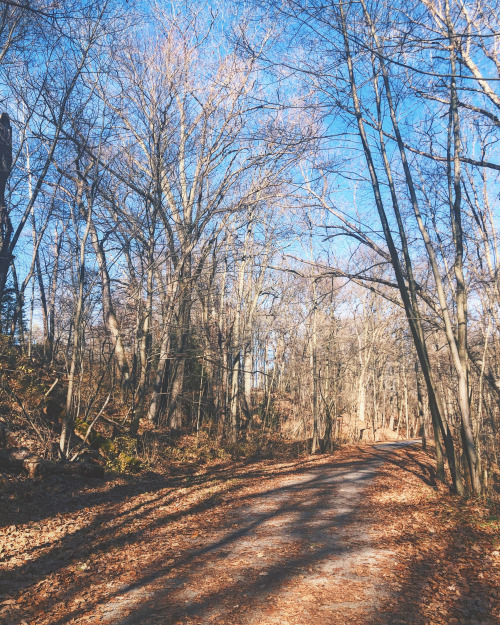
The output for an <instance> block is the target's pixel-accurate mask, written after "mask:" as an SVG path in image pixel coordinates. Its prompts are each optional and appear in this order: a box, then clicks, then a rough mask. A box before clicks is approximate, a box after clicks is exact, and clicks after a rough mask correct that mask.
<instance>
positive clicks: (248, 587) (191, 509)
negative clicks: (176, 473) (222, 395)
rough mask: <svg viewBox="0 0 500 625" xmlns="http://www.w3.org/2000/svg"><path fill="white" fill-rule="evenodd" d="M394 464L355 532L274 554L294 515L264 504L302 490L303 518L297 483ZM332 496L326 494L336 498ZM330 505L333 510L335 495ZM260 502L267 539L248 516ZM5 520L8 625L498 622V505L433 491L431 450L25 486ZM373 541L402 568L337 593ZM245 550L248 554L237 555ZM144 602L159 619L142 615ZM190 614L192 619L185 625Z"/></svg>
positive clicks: (1, 505)
mask: <svg viewBox="0 0 500 625" xmlns="http://www.w3.org/2000/svg"><path fill="white" fill-rule="evenodd" d="M381 455H383V456H384V457H386V458H387V459H388V461H387V462H385V463H384V464H383V465H381V466H379V468H378V477H377V478H376V480H375V481H373V482H371V483H370V484H369V485H368V487H365V490H364V498H362V499H361V500H360V501H359V502H358V503H357V505H356V510H355V512H354V513H353V514H352V519H350V520H349V522H348V523H347V524H346V523H345V522H344V526H343V527H342V526H341V523H337V520H336V519H333V518H332V519H331V520H330V519H329V520H328V525H326V524H323V525H322V526H321V532H320V533H318V532H316V534H314V533H313V534H311V543H310V545H309V546H308V551H310V555H309V554H307V553H305V551H304V545H303V541H304V537H307V535H308V533H307V531H306V530H305V529H304V530H302V533H301V535H300V537H299V538H300V539H301V541H302V543H301V544H299V542H298V539H297V540H295V539H294V540H292V538H294V537H293V536H292V537H291V538H290V537H288V538H290V540H288V538H287V541H285V542H284V543H283V545H280V547H279V549H274V548H273V544H272V543H269V542H265V541H269V536H270V534H269V532H270V528H271V529H272V528H273V527H275V528H276V532H280V531H281V529H282V527H283V523H284V522H285V521H284V519H285V516H281V517H280V516H273V514H274V513H273V514H271V513H268V512H266V510H267V508H266V506H267V503H266V501H267V500H265V499H258V498H259V497H262V496H263V493H264V494H265V493H269V492H275V495H273V496H274V498H275V499H274V500H271V501H270V502H269V503H270V504H272V505H274V506H275V505H276V501H280V498H281V497H282V496H283V493H285V492H286V484H287V483H293V484H295V486H294V488H295V490H294V493H293V496H292V497H291V499H290V500H289V501H288V503H287V505H289V506H290V510H292V512H293V513H297V511H300V509H302V508H303V507H304V499H300V497H301V493H300V489H297V486H296V484H297V479H299V481H300V480H301V479H303V476H306V477H307V476H308V475H311V474H312V472H316V473H318V472H321V471H323V470H324V471H327V470H328V471H330V472H332V471H333V472H335V471H337V472H340V473H342V471H344V470H347V469H351V468H352V467H353V466H362V463H363V461H364V460H365V459H366V460H369V459H370V458H373V457H374V456H381ZM320 486H321V496H322V497H323V498H324V497H329V496H330V495H329V491H328V489H327V488H326V486H325V485H321V484H320ZM335 488H336V487H335ZM311 492H312V491H311ZM308 497H309V495H308ZM331 497H332V501H334V502H335V492H334V488H333V487H332V493H331ZM257 500H258V501H259V502H260V503H259V505H261V511H262V515H264V516H265V517H266V523H267V528H268V529H267V530H266V531H267V534H266V533H265V532H264V530H263V528H262V527H261V526H259V525H258V524H256V523H253V521H252V522H250V521H248V519H246V518H245V510H246V509H247V508H248V507H249V506H251V505H254V503H253V502H255V501H257ZM318 502H320V500H319V499H318ZM306 503H307V502H306ZM311 505H312V506H314V502H312V503H311ZM294 506H295V508H294ZM271 507H272V506H269V509H271ZM286 514H289V510H287V509H284V510H283V515H286ZM0 515H1V516H0V520H1V527H0V564H1V566H2V570H3V572H2V573H0V592H1V593H2V594H1V597H0V622H2V623H5V624H6V625H10V624H12V625H23V624H24V623H29V624H30V625H49V624H50V625H63V624H64V625H66V624H68V625H69V624H86V625H91V624H97V623H104V622H108V623H113V625H114V624H115V623H129V622H130V623H132V622H137V623H139V622H140V623H144V622H147V623H158V624H159V623H167V622H168V623H174V622H175V623H186V624H187V623H195V622H196V623H199V622H202V620H200V619H202V617H203V618H204V617H205V616H206V615H207V614H209V613H211V612H210V611H211V610H212V609H213V608H214V606H215V605H216V604H217V605H218V606H219V607H218V612H213V614H214V615H215V616H216V622H217V623H218V625H224V624H226V623H227V624H229V623H232V624H235V625H240V624H242V623H247V622H255V623H259V625H261V623H263V622H264V621H266V622H269V623H271V622H273V623H274V622H278V621H279V620H281V622H285V621H286V622H289V623H290V625H298V624H299V623H300V624H303V625H309V624H312V623H322V622H326V621H328V622H329V623H333V622H336V623H359V624H360V625H361V624H366V625H367V624H368V623H373V624H375V623H380V624H382V623H384V624H385V623H415V624H418V623H422V624H428V625H430V624H435V625H438V624H444V623H447V624H448V623H459V624H465V623H467V624H472V623H486V624H488V625H490V624H493V623H497V622H499V623H500V611H499V606H500V591H499V588H500V557H499V553H498V552H499V550H500V544H499V541H500V538H499V527H500V524H499V522H498V520H495V517H494V516H492V515H491V512H490V511H489V509H488V508H487V507H485V506H482V505H478V504H476V503H473V502H464V501H463V500H461V499H458V498H456V497H453V496H450V495H449V494H448V493H447V492H446V491H445V489H444V488H443V487H439V488H438V487H436V485H435V482H434V473H433V463H432V461H431V460H430V459H429V457H428V456H427V455H426V454H424V453H423V452H422V451H420V450H418V449H400V450H397V451H393V452H382V451H380V450H377V449H376V448H375V447H370V446H362V447H356V448H346V449H343V450H341V451H338V452H336V453H335V454H334V455H333V456H326V455H325V456H321V457H314V458H307V459H299V460H297V459H296V460H290V461H283V462H279V463H277V462H273V461H260V462H256V463H252V464H244V463H233V464H231V465H229V466H224V467H218V468H217V467H215V468H213V469H210V470H208V471H205V472H204V473H201V472H200V473H199V474H195V475H191V476H180V477H169V478H164V477H162V476H158V475H154V474H150V475H143V476H140V477H134V478H125V477H121V478H117V479H113V480H112V481H109V482H107V483H98V482H90V481H89V482H87V483H85V484H82V482H80V481H78V480H76V479H75V478H66V477H65V478H60V477H59V478H55V477H53V478H47V479H45V480H44V481H40V482H33V481H28V480H25V479H23V480H21V481H20V482H19V483H18V485H17V487H16V486H15V485H14V487H13V488H12V487H11V490H10V491H7V492H6V493H4V494H3V495H2V496H1V502H0ZM266 515H267V516H266ZM245 523H246V525H245ZM252 523H253V525H254V527H252V532H253V534H252V536H250V535H249V534H248V533H246V532H247V530H248V526H249V525H252ZM273 524H274V525H273ZM360 528H364V529H365V530H366V531H369V532H370V534H369V535H370V537H371V542H372V543H373V545H375V546H379V547H380V548H381V549H383V550H384V551H385V552H387V553H390V554H393V555H391V556H390V557H388V558H387V557H384V558H382V559H380V558H379V559H378V560H374V561H373V562H371V563H370V562H369V561H368V562H367V563H364V562H363V561H361V560H359V561H358V560H355V559H353V560H352V562H351V565H352V568H351V570H350V573H349V580H350V581H349V583H348V584H347V585H346V584H345V583H344V581H343V583H342V584H341V589H340V590H341V591H340V590H339V588H337V591H336V594H335V596H333V595H332V587H333V586H332V584H333V583H334V582H335V575H338V576H340V575H341V574H342V569H343V567H344V565H345V558H349V557H350V556H349V553H350V552H349V549H351V551H352V553H354V550H355V545H356V541H357V539H358V532H359V531H360ZM243 530H244V531H243ZM363 531H364V530H363ZM349 532H351V534H349ZM271 535H272V534H271ZM337 535H342V541H341V542H342V544H343V545H344V543H345V545H344V547H345V548H344V551H345V553H344V556H343V558H344V560H342V561H340V560H339V568H338V572H337V573H336V569H335V557H336V555H335V554H334V553H330V552H328V550H327V549H326V547H325V545H326V544H327V542H328V540H329V537H330V536H333V537H334V536H337ZM259 537H260V538H259ZM323 537H324V539H323ZM236 539H237V540H238V541H239V543H238V544H239V547H238V548H236V543H235V542H231V541H233V540H234V541H235V540H236ZM245 540H246V541H247V542H246V543H245ZM259 540H260V542H259ZM262 541H264V543H263V542H262ZM347 543H349V545H350V546H349V547H348V546H346V545H347ZM262 544H265V545H267V546H266V547H265V548H262V547H258V548H256V545H262ZM214 545H217V551H216V550H215V547H214ZM320 557H321V558H323V560H322V562H323V564H324V560H325V558H326V559H328V560H329V562H330V575H331V579H330V578H325V579H323V578H321V580H320V579H319V577H318V574H317V572H314V571H315V570H316V569H317V566H318V563H319V562H320V560H319V558H320ZM314 575H316V577H314ZM367 576H368V577H367ZM323 577H324V576H323ZM308 578H309V579H308ZM370 578H372V579H373V580H374V583H375V581H376V583H377V584H378V585H379V586H380V584H383V585H384V586H385V588H386V592H384V593H383V596H382V595H380V596H379V598H378V602H379V605H377V609H376V611H375V613H374V612H373V611H370V610H368V609H367V604H366V602H367V599H366V597H365V594H366V592H365V591H366V588H367V586H368V585H369V584H367V582H366V580H367V579H370ZM315 580H318V581H317V583H316V582H315ZM337 581H338V580H337ZM311 582H312V583H311ZM320 582H321V583H320ZM337 585H338V584H337ZM377 587H378V586H377ZM160 588H161V593H162V596H163V597H167V596H168V597H170V599H169V602H170V603H169V605H171V604H172V601H173V600H175V601H177V602H178V605H179V608H178V609H177V612H176V613H175V614H174V613H172V614H170V616H169V617H168V619H167V620H166V616H167V612H165V610H167V608H168V606H166V605H165V604H164V603H162V601H164V599H162V597H160V596H159V594H158V590H159V589H160ZM169 593H170V594H169ZM301 593H302V594H301ZM153 594H154V595H155V596H154V599H153V598H152V596H153ZM181 599H182V601H181ZM369 600H370V601H374V600H375V598H374V597H369ZM146 603H147V604H148V612H147V619H146V618H145V617H144V618H142V617H141V616H140V614H141V613H140V610H139V607H140V606H141V604H146ZM184 604H185V605H186V606H187V605H189V606H190V610H191V611H189V610H187V608H186V611H184V612H183V611H182V609H181V607H182V605H184ZM305 605H308V606H314V605H316V606H317V607H318V610H317V614H316V615H314V613H311V612H310V611H309V612H307V613H306V612H305V611H304V606H305ZM138 606H139V607H138ZM193 606H194V607H193ZM257 608H258V609H259V610H260V612H258V614H259V617H258V618H259V619H260V622H259V620H255V619H256V618H257V617H256V614H257V612H256V611H255V610H257ZM106 610H107V612H106ZM325 610H328V611H326V612H325ZM336 611H338V612H336ZM127 614H131V617H130V619H132V620H130V619H129V620H127V618H128V617H127ZM134 614H135V615H136V616H135V617H134ZM143 614H146V612H143ZM195 614H197V615H198V616H194V615H195ZM311 614H313V616H311ZM114 615H116V617H115V616H114ZM118 615H119V618H118ZM335 615H337V617H335ZM134 618H135V619H136V620H135V621H134V620H133V619H134ZM141 618H142V620H141ZM252 618H253V620H252ZM325 618H326V621H325ZM137 619H138V620H137ZM155 619H156V620H155ZM276 619H278V621H276ZM203 622H204V621H203ZM207 622H208V621H207ZM214 622H215V621H214Z"/></svg>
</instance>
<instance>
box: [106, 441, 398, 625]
mask: <svg viewBox="0 0 500 625" xmlns="http://www.w3.org/2000/svg"><path fill="white" fill-rule="evenodd" d="M402 444H408V443H390V444H387V445H380V446H377V447H376V449H377V450H378V451H384V450H390V449H391V447H397V446H401V445H402ZM383 461H384V460H383V455H382V454H379V453H377V454H376V455H373V456H372V457H369V458H368V459H367V460H363V461H359V462H351V463H349V464H348V465H340V466H338V465H337V466H334V465H324V466H319V467H315V468H309V469H306V470H304V471H303V472H301V473H296V474H294V475H293V476H286V477H283V478H280V480H279V482H278V483H277V484H274V486H273V488H272V489H270V490H265V491H263V492H260V493H257V494H254V495H252V496H251V497H249V498H247V499H246V500H245V501H244V503H243V504H242V505H241V506H239V507H234V508H233V510H232V511H231V512H230V513H229V516H228V517H227V518H226V523H225V524H224V527H223V528H216V527H214V529H213V532H209V533H205V534H204V535H203V536H198V537H195V538H194V539H193V547H192V549H191V550H190V551H189V552H188V553H184V554H183V557H182V558H181V559H179V560H178V561H176V562H174V563H172V565H171V566H165V567H164V568H163V569H161V570H152V571H149V572H147V573H145V575H144V576H143V578H142V580H141V581H140V582H139V583H135V584H133V585H129V586H127V587H121V588H117V589H116V590H115V592H114V598H113V599H112V600H111V601H109V602H108V603H107V604H106V605H105V606H102V607H101V616H102V618H103V621H104V622H105V623H109V624H113V625H137V624H139V623H140V624H141V625H156V624H157V625H160V624H166V623H169V624H180V623H183V624H187V623H199V624H205V623H207V624H208V623H218V625H220V624H221V623H234V624H241V625H244V624H255V625H265V624H272V623H276V624H278V623H280V624H282V625H286V624H287V623H289V624H290V625H301V624H303V625H315V624H318V625H319V624H320V623H321V624H322V623H339V624H340V623H358V624H365V623H366V624H368V623H372V622H376V620H377V618H376V617H377V612H378V611H379V609H380V608H381V606H382V605H383V604H384V602H385V601H387V600H388V599H389V597H388V590H387V588H386V584H385V582H384V578H383V576H382V575H381V574H380V571H381V570H382V569H383V568H384V567H386V566H387V565H388V564H391V562H390V560H391V558H392V559H394V555H393V554H392V552H390V551H388V550H384V548H383V547H382V546H380V545H377V544H374V542H373V541H372V540H371V539H370V533H369V523H368V522H367V520H366V518H364V515H363V514H362V513H360V511H359V506H360V504H361V502H362V500H363V491H364V487H365V486H366V484H367V483H368V482H369V481H370V480H371V479H372V478H373V477H374V475H375V473H376V471H377V467H379V466H380V464H381V463H382V462H383ZM159 547H160V548H161V546H159ZM377 622H378V621H377Z"/></svg>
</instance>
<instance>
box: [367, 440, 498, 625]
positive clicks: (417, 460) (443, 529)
mask: <svg viewBox="0 0 500 625" xmlns="http://www.w3.org/2000/svg"><path fill="white" fill-rule="evenodd" d="M387 459H388V462H386V463H385V464H384V465H383V466H382V467H381V468H380V470H379V475H378V477H377V479H376V480H375V482H374V483H373V484H372V485H370V486H369V489H368V498H367V502H368V504H367V505H368V508H369V513H370V516H371V517H372V518H374V519H376V520H377V522H376V523H375V524H374V525H373V530H372V536H373V538H374V540H376V541H383V542H385V543H386V544H387V546H388V547H389V548H390V549H393V550H394V552H395V554H396V555H397V558H398V561H399V563H398V564H397V565H396V566H395V567H394V568H393V569H391V570H386V571H383V572H382V574H383V575H385V576H387V579H388V580H389V582H390V585H391V587H392V588H393V599H392V600H391V602H390V603H389V604H388V605H387V606H386V607H385V609H384V613H383V614H382V616H381V619H380V623H392V622H395V623H398V622H399V623H429V624H432V625H441V624H443V625H445V624H446V625H452V624H463V625H473V624H475V623H484V624H487V625H493V624H495V623H500V553H499V552H500V517H499V516H498V514H499V510H498V506H496V507H494V506H491V505H490V506H488V505H486V504H484V503H478V502H475V501H466V500H464V499H462V498H459V497H456V496H453V495H450V494H449V493H448V491H447V489H446V487H444V486H443V485H442V484H439V483H436V481H435V472H434V466H435V465H434V462H433V461H432V459H430V458H429V456H428V455H427V454H425V453H424V452H423V451H422V450H421V449H420V448H404V449H399V450H396V451H393V452H391V453H388V454H387Z"/></svg>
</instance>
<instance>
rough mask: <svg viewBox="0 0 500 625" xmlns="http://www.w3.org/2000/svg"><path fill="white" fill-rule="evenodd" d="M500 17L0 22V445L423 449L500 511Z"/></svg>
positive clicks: (274, 11)
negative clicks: (417, 444)
mask: <svg viewBox="0 0 500 625" xmlns="http://www.w3.org/2000/svg"><path fill="white" fill-rule="evenodd" d="M499 14H500V13H499V6H498V3H497V1H496V0H490V1H489V2H488V3H484V2H480V1H472V0H471V1H470V0H419V1H418V2H415V3H412V5H411V6H410V4H408V3H403V2H400V1H399V0H386V1H384V2H372V1H370V0H359V1H356V2H353V1H351V0H335V1H332V2H331V3H324V2H320V1H319V0H283V1H276V2H275V1H274V0H255V1H249V2H241V3H228V2H223V1H222V0H220V1H219V2H210V1H207V2H195V1H194V0H193V1H183V2H181V1H177V0H174V1H173V2H163V1H158V2H153V1H151V2H149V1H147V2H146V1H145V2H140V1H138V0H137V1H135V2H134V1H133V0H130V1H127V2H120V1H118V0H99V2H94V1H92V0H33V1H30V2H29V3H27V2H24V0H2V1H1V2H0V97H1V102H0V110H1V119H0V310H1V319H0V324H1V326H0V332H1V336H0V339H1V340H0V349H1V360H0V412H1V419H2V438H3V439H4V445H5V444H7V443H8V440H9V437H10V440H11V441H12V440H14V441H16V442H15V445H18V446H20V447H22V446H23V445H25V446H26V445H27V446H28V447H29V446H30V445H31V447H30V453H36V454H38V456H39V457H42V458H44V459H45V460H46V461H47V462H61V461H63V464H65V465H67V464H68V463H78V462H80V461H81V460H82V459H84V458H87V457H88V458H92V457H93V458H98V459H99V462H104V463H107V464H108V465H109V467H111V468H113V469H117V468H121V469H123V470H129V469H130V470H132V469H133V468H134V467H137V466H148V465H149V464H154V462H155V461H157V460H159V459H161V458H165V457H166V456H167V455H168V454H170V456H175V454H176V453H177V451H176V444H177V443H176V441H179V440H181V439H182V436H188V437H190V440H194V441H195V445H197V446H204V449H205V453H206V454H207V455H208V456H210V454H211V455H212V456H213V457H216V456H217V454H218V453H223V452H222V451H220V450H222V449H224V450H225V452H224V453H228V454H233V455H235V454H236V455H238V453H245V449H246V448H248V449H250V448H252V449H253V450H254V451H255V452H256V453H257V452H258V451H259V449H260V450H262V449H265V448H266V445H268V444H269V441H270V440H273V441H274V443H275V444H282V445H286V444H293V443H294V442H296V443H297V442H300V444H302V445H303V446H304V449H306V448H307V449H308V451H309V452H311V453H316V452H322V453H324V452H326V451H331V450H333V449H334V448H335V447H336V446H337V445H338V444H342V443H348V442H356V441H376V440H396V439H397V438H408V439H410V438H422V440H423V445H424V448H427V446H429V449H430V450H431V452H432V454H434V457H435V461H436V466H437V475H438V479H440V480H450V483H451V484H452V488H453V490H454V491H455V492H456V493H458V494H469V495H472V496H476V497H477V496H482V495H484V494H486V493H490V494H491V493H493V492H494V491H495V489H496V488H498V479H499V476H500V473H499V467H498V454H499V443H500V439H499V427H500V415H499V405H500V354H499V349H500V318H499V303H500V278H499V273H498V270H499V262H500V261H499V241H498V235H497V227H498V216H497V213H496V211H497V207H498V198H499V191H500V187H499V184H498V172H499V171H500V162H499V159H498V150H497V142H498V138H499V127H500V111H499V109H500V94H499V90H498V86H499V84H500V82H499V81H500V74H499V70H500V56H499V55H500V52H499V50H500V48H499V46H500V39H499V37H500V34H499V33H500V30H499ZM23 441H24V442H23ZM26 441H28V442H26ZM266 441H267V442H266ZM28 443H29V444H28ZM252 446H253V447H252ZM25 451H26V450H25ZM178 453H180V452H178ZM10 461H13V460H12V458H10V460H9V459H8V458H7V457H6V456H5V454H4V456H3V460H2V462H3V463H6V466H8V462H10ZM20 461H22V458H21V460H18V462H20Z"/></svg>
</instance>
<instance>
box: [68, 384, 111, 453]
mask: <svg viewBox="0 0 500 625" xmlns="http://www.w3.org/2000/svg"><path fill="white" fill-rule="evenodd" d="M110 399H111V393H109V395H108V396H107V397H106V401H105V402H104V404H103V405H102V408H101V409H100V410H99V412H98V413H97V415H96V416H95V417H94V420H93V421H92V423H91V424H90V425H89V427H88V428H87V433H86V434H85V437H84V439H83V440H82V442H81V443H80V448H79V449H78V451H76V452H75V453H74V455H73V456H72V458H71V460H70V462H74V461H75V460H76V459H77V458H78V456H79V455H80V453H81V452H82V448H83V446H84V445H85V443H86V442H87V439H88V437H89V435H90V432H91V431H92V428H93V427H94V425H95V424H96V422H97V419H99V417H100V416H101V415H102V413H103V412H104V409H105V408H106V406H107V405H108V402H109V400H110Z"/></svg>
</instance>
